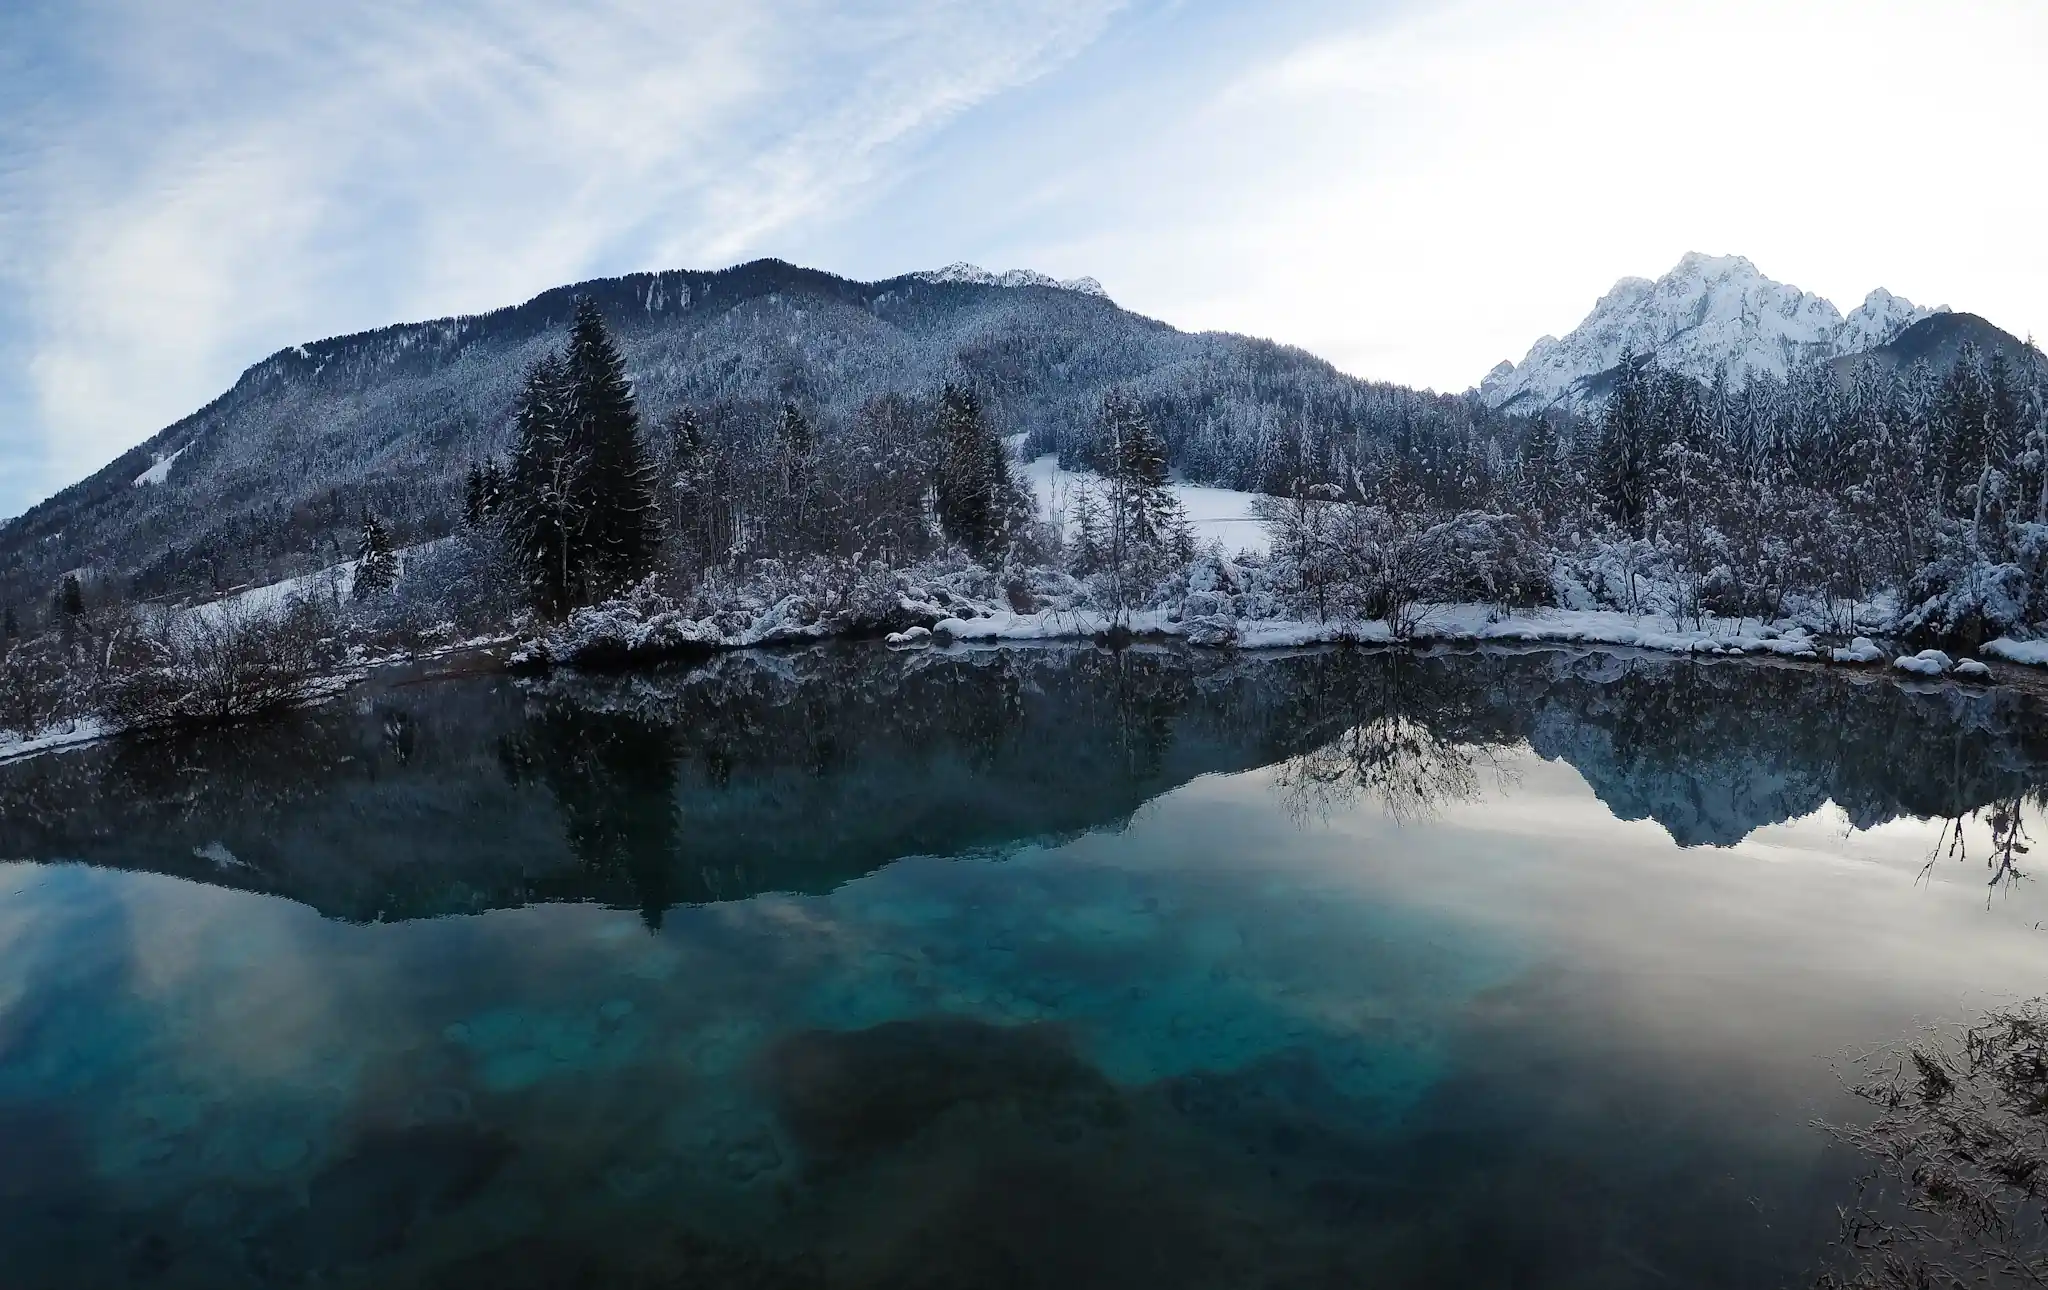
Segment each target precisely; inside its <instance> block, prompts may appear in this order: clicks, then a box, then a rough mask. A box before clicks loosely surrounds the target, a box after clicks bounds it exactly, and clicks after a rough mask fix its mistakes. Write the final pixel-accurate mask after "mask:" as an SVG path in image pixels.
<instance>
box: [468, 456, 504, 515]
mask: <svg viewBox="0 0 2048 1290" xmlns="http://www.w3.org/2000/svg"><path fill="white" fill-rule="evenodd" d="M504 500H505V472H504V470H503V469H502V468H501V467H500V466H499V465H498V459H497V458H495V457H486V458H484V461H483V464H482V465H473V466H471V467H470V468H469V474H468V476H467V477H466V478H465V479H464V480H463V487H462V522H463V524H464V525H465V526H466V527H468V528H472V529H481V528H484V527H486V526H488V525H489V524H490V522H491V521H492V520H494V519H496V518H497V515H498V508H499V506H500V505H501V504H502V503H503V502H504Z"/></svg>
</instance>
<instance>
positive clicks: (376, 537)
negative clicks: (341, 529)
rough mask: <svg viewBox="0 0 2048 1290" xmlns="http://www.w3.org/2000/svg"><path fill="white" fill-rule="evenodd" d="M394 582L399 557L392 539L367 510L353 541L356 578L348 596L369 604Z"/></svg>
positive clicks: (395, 582) (393, 584)
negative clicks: (392, 544)
mask: <svg viewBox="0 0 2048 1290" xmlns="http://www.w3.org/2000/svg"><path fill="white" fill-rule="evenodd" d="M397 582H398V553H397V552H396V551H395V550H393V549H392V546H391V535H390V534H389V533H387V532H385V530H384V525H383V524H382V523H381V522H379V521H378V519H377V517H376V516H375V515H372V514H371V513H370V511H369V509H368V508H367V507H366V508H364V510H363V524H362V534H361V536H360V537H359V538H358V539H357V540H356V576H355V582H354V585H353V586H352V587H351V589H350V594H351V595H353V596H354V597H355V598H356V599H357V600H368V599H370V598H371V597H372V596H376V595H381V594H382V593H384V592H386V591H389V590H390V589H391V588H392V587H393V586H395V585H396V584H397Z"/></svg>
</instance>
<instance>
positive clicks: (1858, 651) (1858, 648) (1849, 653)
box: [1828, 636, 1884, 663]
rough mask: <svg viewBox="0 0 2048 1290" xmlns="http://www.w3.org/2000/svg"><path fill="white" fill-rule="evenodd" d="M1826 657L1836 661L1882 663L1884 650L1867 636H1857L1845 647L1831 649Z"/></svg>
mask: <svg viewBox="0 0 2048 1290" xmlns="http://www.w3.org/2000/svg"><path fill="white" fill-rule="evenodd" d="M1828 657H1830V658H1832V659H1833V660H1834V661H1835V662H1837V663H1882V662H1883V661H1884V651H1883V650H1881V649H1879V648H1878V647H1877V645H1876V643H1875V642H1873V641H1872V640H1871V639H1870V638H1869V637H1868V636H1858V637H1857V638H1856V639H1855V640H1853V641H1850V642H1849V644H1848V645H1847V646H1846V647H1844V648H1842V649H1837V650H1834V651H1832V652H1831V653H1830V654H1829V655H1828Z"/></svg>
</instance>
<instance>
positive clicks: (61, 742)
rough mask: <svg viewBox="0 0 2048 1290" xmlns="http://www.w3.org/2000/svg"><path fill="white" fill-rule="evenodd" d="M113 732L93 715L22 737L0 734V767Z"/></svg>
mask: <svg viewBox="0 0 2048 1290" xmlns="http://www.w3.org/2000/svg"><path fill="white" fill-rule="evenodd" d="M112 733H114V731H113V728H112V727H111V726H109V725H107V724H106V723H105V722H104V721H101V720H100V719H99V718H97V717H80V718H78V719H77V720H75V721H65V722H60V723H59V724H57V725H55V726H52V727H50V728H49V729H47V730H39V731H37V732H36V733H35V734H34V735H31V736H30V737H28V738H26V739H23V738H21V737H20V736H17V735H9V734H0V766H4V765H6V764H7V763H8V762H11V761H20V760H21V759H22V758H24V757H33V756H35V755H36V754H37V753H46V752H55V751H57V750H58V749H59V748H75V747H77V746H78V745H79V744H89V743H92V742H93V741H95V740H98V739H104V738H106V737H107V736H108V735H110V734H112Z"/></svg>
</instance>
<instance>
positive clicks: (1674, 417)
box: [1271, 346, 2048, 645]
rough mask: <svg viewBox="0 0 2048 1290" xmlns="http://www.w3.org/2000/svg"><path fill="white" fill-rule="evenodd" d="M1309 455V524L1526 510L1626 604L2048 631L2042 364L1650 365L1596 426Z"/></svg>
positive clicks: (1630, 361) (2034, 354)
mask: <svg viewBox="0 0 2048 1290" xmlns="http://www.w3.org/2000/svg"><path fill="white" fill-rule="evenodd" d="M1304 461H1305V465H1304V467H1303V469H1302V470H1301V471H1300V472H1299V473H1298V474H1296V475H1295V476H1293V477H1292V478H1290V479H1288V480H1287V481H1285V483H1284V484H1282V485H1280V486H1278V487H1274V488H1273V489H1272V490H1271V491H1272V492H1274V493H1275V494H1277V495H1279V496H1281V497H1283V498H1287V499H1291V500H1293V501H1294V503H1295V505H1294V510H1295V511H1296V512H1297V513H1300V512H1301V511H1302V508H1303V506H1304V501H1303V499H1308V498H1316V497H1326V498H1328V499H1331V500H1333V501H1337V500H1341V501H1347V502H1351V503H1356V504H1361V505H1363V504H1378V505H1381V506H1383V507H1384V508H1386V509H1387V510H1389V511H1391V512H1393V513H1397V514H1407V515H1410V516H1414V517H1417V518H1419V519H1421V520H1426V521H1428V522H1429V523H1440V522H1443V521H1444V520H1445V519H1447V518H1448V517H1452V516H1455V515H1458V514H1461V513H1468V514H1471V513H1476V514H1492V515H1511V516H1514V517H1516V519H1517V520H1518V522H1519V523H1520V524H1522V525H1523V526H1525V527H1526V528H1527V530H1528V531H1529V532H1530V533H1531V534H1533V535H1534V536H1535V538H1536V539H1537V540H1539V541H1541V542H1542V543H1543V544H1544V545H1545V546H1546V547H1548V548H1549V549H1550V550H1551V551H1552V552H1553V553H1555V554H1556V555H1557V556H1558V557H1559V558H1560V559H1561V560H1562V561H1564V562H1565V563H1566V564H1572V563H1573V562H1574V560H1575V559H1576V561H1577V562H1578V563H1580V564H1582V565H1591V564H1595V563H1598V564H1602V565H1604V568H1603V570H1602V573H1601V576H1602V578H1604V579H1605V580H1606V581H1605V582H1604V583H1603V585H1602V586H1601V587H1600V588H1599V589H1598V595H1599V598H1600V599H1601V600H1602V601H1603V602H1604V603H1609V604H1612V605H1613V606H1614V607H1618V608H1625V609H1643V608H1650V607H1656V608H1663V609H1669V610H1670V611H1671V612H1673V613H1674V614H1677V615H1679V616H1684V617H1693V618H1699V617H1701V616H1704V615H1707V614H1715V615H1720V616H1724V617H1733V616H1738V615H1750V616H1762V617H1764V618H1766V619H1774V618H1777V617H1778V616H1779V615H1781V614H1783V613H1785V612H1787V610H1788V608H1790V607H1791V606H1792V605H1794V604H1795V603H1804V602H1814V603H1817V604H1818V606H1819V608H1820V612H1821V614H1822V616H1824V617H1825V616H1828V615H1834V616H1836V617H1838V618H1839V620H1840V621H1841V622H1842V623H1843V624H1845V625H1846V624H1848V623H1849V621H1850V619H1851V618H1853V617H1854V609H1855V607H1856V606H1859V605H1862V606H1868V605H1869V604H1870V603H1871V602H1873V601H1876V600H1893V601H1895V604H1894V624H1895V626H1896V629H1897V630H1898V631H1899V632H1900V633H1901V634H1906V635H1918V636H1925V637H1928V638H1929V639H1940V640H1947V641H1954V642H1960V643H1963V644H1965V645H1973V644H1975V643H1977V642H1978V641H1980V640H1982V639H1983V638H1985V637H1986V636H1989V635H1996V634H1998V633H1999V632H2000V631H2004V630H2009V629H2011V628H2013V627H2016V626H2021V625H2024V624H2027V623H2031V622H2034V621H2038V620H2039V619H2041V618H2042V617H2048V362H2044V360H2043V359H2042V357H2041V355H2040V354H2039V352H2038V351H2035V350H2032V349H2029V350H2028V351H2026V353H2025V355H2024V357H2023V358H2021V359H2019V360H2014V359H2012V358H2009V357H2007V356H2006V355H2004V354H2002V353H1996V352H1994V353H1990V354H1986V353H1984V352H1982V351H1980V350H1978V349H1976V348H1974V347H1971V346H1965V347H1964V348H1963V350H1962V352H1961V354H1960V356H1959V358H1958V359H1957V361H1956V362H1955V364H1954V365H1953V366H1952V367H1951V368H1949V369H1948V370H1947V371H1942V372H1937V371H1936V370H1934V369H1933V368H1931V367H1930V366H1928V365H1927V364H1926V363H1924V362H1922V363H1918V364H1915V365H1914V366H1912V367H1910V368H1907V369H1904V370H1898V369H1895V368H1892V367H1889V366H1887V365H1885V364H1883V363H1880V362H1864V363H1861V364H1857V365H1855V366H1854V367H1853V368H1852V369H1851V370H1850V371H1849V372H1848V373H1847V374H1844V373H1843V372H1842V371H1840V370H1838V369H1836V368H1834V367H1832V366H1828V365H1816V366H1812V367H1807V368H1801V369H1797V370H1795V371H1794V372H1793V373H1792V374H1791V375H1790V376H1789V377H1787V378H1783V379H1780V378H1776V377H1773V376H1771V375H1769V374H1760V375H1757V376H1754V377H1753V378H1752V379H1750V380H1749V381H1748V382H1747V383H1746V384H1744V385H1743V386H1741V387H1739V388H1738V387H1734V386H1731V385H1730V384H1729V383H1727V382H1726V381H1725V380H1724V381H1719V382H1715V383H1712V384H1704V383H1702V382H1699V381H1696V380H1694V379H1692V378H1690V377H1688V376H1685V375H1683V374H1680V373H1677V372H1674V371H1669V370H1666V369H1662V368H1660V367H1659V366H1658V365H1657V364H1656V363H1655V362H1654V361H1653V360H1651V359H1649V358H1644V357H1637V356H1634V355H1630V356H1627V357H1626V358H1625V359H1624V361H1623V363H1622V365H1621V367H1620V369H1619V370H1618V371H1617V372H1616V373H1615V379H1614V386H1613V390H1612V393H1611V395H1610V396H1609V398H1608V400H1607V401H1606V403H1605V405H1604V407H1602V408H1601V409H1600V411H1599V412H1598V413H1596V414H1594V415H1592V416H1588V417H1577V416H1572V415H1569V414H1565V413H1551V414H1547V415H1545V416H1541V417H1537V418H1533V419H1529V420H1527V421H1522V422H1519V423H1516V424H1514V425H1512V426H1509V427H1493V428H1491V429H1488V428H1485V427H1483V426H1480V425H1479V424H1478V423H1472V424H1466V425H1457V424H1445V425H1438V426H1434V427H1431V426H1428V425H1425V424H1423V423H1421V422H1417V423H1415V424H1413V425H1412V426H1410V427H1409V432H1408V433H1405V434H1397V435H1395V436H1393V437H1391V438H1389V439H1386V440H1384V441H1379V442H1373V443H1365V444H1360V445H1358V446H1357V448H1356V450H1355V451H1350V450H1347V451H1345V452H1340V453H1332V454H1328V455H1326V456H1325V457H1323V458H1321V459H1316V458H1313V457H1305V458H1304ZM1291 536H1292V537H1293V538H1295V539H1299V537H1300V534H1299V532H1298V531H1296V532H1293V533H1292V534H1291ZM1297 545H1298V543H1297ZM1651 588H1654V589H1655V591H1656V593H1657V596H1656V597H1655V599H1656V604H1655V605H1654V606H1653V605H1652V604H1651V603H1650V601H1651V599H1652V597H1649V596H1647V595H1646V589H1651Z"/></svg>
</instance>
